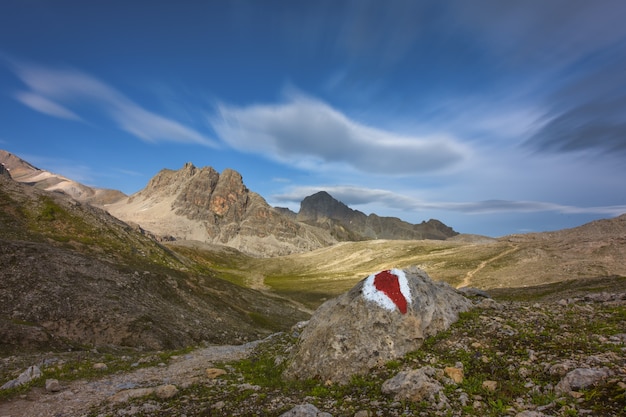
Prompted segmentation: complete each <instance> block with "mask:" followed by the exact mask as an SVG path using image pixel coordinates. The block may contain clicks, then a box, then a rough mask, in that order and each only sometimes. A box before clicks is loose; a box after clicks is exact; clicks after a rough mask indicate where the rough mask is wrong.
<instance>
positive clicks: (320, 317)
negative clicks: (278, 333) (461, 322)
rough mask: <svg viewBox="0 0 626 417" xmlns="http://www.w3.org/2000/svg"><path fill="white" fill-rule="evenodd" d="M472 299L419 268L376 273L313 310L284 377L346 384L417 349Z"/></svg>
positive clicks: (455, 317)
mask: <svg viewBox="0 0 626 417" xmlns="http://www.w3.org/2000/svg"><path fill="white" fill-rule="evenodd" d="M471 307H472V302H471V301H470V300H469V299H467V298H466V297H464V296H463V295H461V294H460V293H458V292H457V291H456V290H455V289H453V288H452V287H450V286H449V285H448V284H446V283H444V282H434V281H433V280H432V279H430V277H429V276H428V275H427V274H426V272H424V271H422V270H421V269H418V268H416V267H411V268H409V269H405V270H400V269H392V270H389V271H382V272H379V273H376V274H372V275H370V276H368V277H367V278H365V279H363V280H362V281H360V282H359V283H358V284H357V285H356V286H354V287H353V288H352V289H351V290H350V291H348V292H347V293H345V294H343V295H341V296H339V297H337V298H335V299H332V300H329V301H327V302H326V303H324V304H323V305H322V306H320V307H319V309H318V310H317V311H316V312H315V314H313V317H312V318H311V320H310V321H309V323H308V325H307V326H306V327H305V329H304V331H303V332H302V335H301V336H300V340H299V341H298V344H297V345H296V347H295V348H294V351H293V352H292V354H291V356H290V361H289V363H288V365H287V368H286V370H285V374H284V376H285V377H286V378H291V379H307V378H321V379H323V380H325V381H331V382H334V383H346V382H349V381H350V378H351V377H352V376H353V375H363V374H365V373H367V372H368V370H370V369H371V368H373V367H375V366H379V365H382V364H384V363H386V362H388V361H390V360H392V359H396V358H399V357H402V356H404V355H405V354H406V353H408V352H411V351H414V350H416V349H418V348H419V347H420V346H421V345H422V343H423V342H424V339H426V338H427V337H429V336H432V335H435V334H437V333H438V332H440V331H442V330H445V329H447V328H448V327H449V326H450V325H451V324H452V323H454V322H455V321H456V320H457V319H458V314H459V312H462V311H467V310H469V309H470V308H471Z"/></svg>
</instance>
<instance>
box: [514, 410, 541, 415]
mask: <svg viewBox="0 0 626 417" xmlns="http://www.w3.org/2000/svg"><path fill="white" fill-rule="evenodd" d="M515 417H547V416H546V415H545V414H544V413H540V412H539V411H529V410H526V411H522V412H521V413H517V414H515Z"/></svg>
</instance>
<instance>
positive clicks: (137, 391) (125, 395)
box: [109, 388, 154, 403]
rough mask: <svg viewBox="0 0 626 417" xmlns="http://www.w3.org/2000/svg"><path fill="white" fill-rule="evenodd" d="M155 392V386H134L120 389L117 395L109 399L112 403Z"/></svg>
mask: <svg viewBox="0 0 626 417" xmlns="http://www.w3.org/2000/svg"><path fill="white" fill-rule="evenodd" d="M153 393H154V388H134V389H127V390H124V391H120V392H118V393H117V394H115V395H112V396H111V397H109V401H110V402H112V403H123V402H126V401H128V400H130V399H131V398H140V397H146V396H148V395H151V394H153Z"/></svg>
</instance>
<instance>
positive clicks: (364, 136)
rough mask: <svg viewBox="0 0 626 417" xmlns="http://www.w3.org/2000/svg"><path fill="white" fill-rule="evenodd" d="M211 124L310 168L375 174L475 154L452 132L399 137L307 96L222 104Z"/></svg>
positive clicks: (245, 145)
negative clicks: (335, 167) (276, 101)
mask: <svg viewBox="0 0 626 417" xmlns="http://www.w3.org/2000/svg"><path fill="white" fill-rule="evenodd" d="M211 122H212V124H213V128H214V130H215V131H216V132H217V133H218V135H219V136H220V138H221V139H222V140H223V141H224V142H226V143H228V144H229V145H230V146H231V147H233V148H235V149H237V150H240V151H244V152H251V153H256V154H261V155H264V156H266V157H268V158H270V159H274V160H277V161H279V162H282V163H285V164H288V165H294V166H298V167H306V168H309V169H310V168H315V167H323V166H326V165H333V164H339V165H348V166H349V167H351V168H352V169H355V170H357V171H360V172H365V173H371V174H383V175H406V174H415V173H424V172H432V171H441V170H446V169H449V168H452V167H454V166H455V165H457V164H458V163H460V162H461V161H463V160H464V159H465V158H467V157H468V156H469V153H470V151H469V148H467V147H466V146H464V145H462V144H461V143H460V142H459V141H457V140H456V139H455V138H453V137H451V136H449V135H444V134H441V135H433V136H421V137H418V136H403V135H398V134H396V133H393V132H389V131H385V130H381V129H377V128H373V127H370V126H367V125H364V124H361V123H359V122H357V121H354V120H351V119H349V118H348V117H347V116H346V115H344V114H343V113H341V112H339V111H337V110H335V109H333V108H332V107H330V106H329V105H327V104H325V103H323V102H321V101H318V100H315V99H312V98H310V97H305V96H303V95H293V96H292V97H290V99H289V100H288V101H287V102H285V103H282V104H265V105H256V106H249V107H234V106H227V105H220V106H219V107H218V112H217V115H216V116H214V117H212V118H211Z"/></svg>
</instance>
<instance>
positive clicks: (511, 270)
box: [169, 216, 626, 308]
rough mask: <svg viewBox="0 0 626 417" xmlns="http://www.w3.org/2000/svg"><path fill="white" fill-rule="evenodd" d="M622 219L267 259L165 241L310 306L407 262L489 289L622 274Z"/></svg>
mask: <svg viewBox="0 0 626 417" xmlns="http://www.w3.org/2000/svg"><path fill="white" fill-rule="evenodd" d="M623 217H624V216H622V217H619V218H616V219H610V220H606V222H612V223H611V224H605V223H600V224H597V223H591V224H589V225H585V226H583V227H580V228H576V229H571V230H566V231H562V232H553V233H540V234H530V235H516V236H510V237H506V238H501V239H487V238H480V237H475V236H465V237H464V236H460V237H459V238H455V239H452V240H446V241H439V240H419V241H396V240H370V241H361V242H343V243H340V244H337V245H334V246H331V247H327V248H322V249H318V250H315V251H311V252H307V253H303V254H294V255H289V256H282V257H277V258H269V259H268V258H265V259H257V258H252V257H249V256H246V255H244V254H242V253H239V252H237V251H235V250H232V249H224V248H220V247H215V246H210V245H203V244H201V243H197V242H196V243H189V242H186V243H175V244H172V245H170V246H169V247H170V248H171V249H172V250H174V251H175V252H178V253H180V254H182V255H184V256H186V257H188V258H191V259H193V260H194V261H195V262H197V263H198V264H199V265H203V267H205V268H210V269H214V270H216V271H220V274H221V276H222V277H224V278H226V279H228V280H230V281H231V282H234V283H236V284H238V285H242V286H248V287H253V288H258V289H267V290H271V291H272V292H274V293H276V294H279V295H281V296H284V297H287V298H290V299H294V300H296V301H298V302H300V303H303V304H305V305H307V306H308V307H309V308H315V307H317V306H318V305H319V304H320V303H321V302H323V301H324V300H326V299H328V298H330V297H334V296H336V295H338V294H340V293H342V292H344V291H347V290H348V289H349V288H351V287H352V286H353V285H354V284H355V283H356V282H358V281H359V280H360V279H362V278H364V277H366V276H367V275H369V274H371V273H373V272H376V271H380V270H383V269H388V268H394V267H400V268H402V267H406V266H409V265H417V266H419V267H421V268H422V269H424V270H425V271H426V272H428V274H429V275H430V276H431V277H432V278H434V279H436V280H442V281H446V282H448V283H449V284H451V285H453V286H456V287H461V286H473V287H478V288H483V289H491V290H494V289H498V288H523V287H534V286H539V285H544V284H550V283H556V282H563V281H571V280H579V279H595V278H598V277H610V276H617V277H619V276H626V264H625V263H624V262H623V259H626V244H624V243H625V242H626V227H624V224H625V222H624V219H623Z"/></svg>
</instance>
